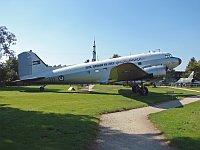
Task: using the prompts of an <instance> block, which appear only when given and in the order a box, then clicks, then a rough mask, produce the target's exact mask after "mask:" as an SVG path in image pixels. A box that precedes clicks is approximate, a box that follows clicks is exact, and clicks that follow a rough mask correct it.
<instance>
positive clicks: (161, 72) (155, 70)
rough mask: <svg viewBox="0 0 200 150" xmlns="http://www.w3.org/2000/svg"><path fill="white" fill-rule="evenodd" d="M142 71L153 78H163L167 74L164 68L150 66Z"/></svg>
mask: <svg viewBox="0 0 200 150" xmlns="http://www.w3.org/2000/svg"><path fill="white" fill-rule="evenodd" d="M144 70H145V71H146V72H147V73H148V74H149V75H151V77H153V78H157V77H163V76H166V74H167V69H166V67H165V66H152V67H147V68H144Z"/></svg>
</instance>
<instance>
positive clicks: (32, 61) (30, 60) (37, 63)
mask: <svg viewBox="0 0 200 150" xmlns="http://www.w3.org/2000/svg"><path fill="white" fill-rule="evenodd" d="M18 63H19V64H18V70H19V78H20V79H23V78H24V77H27V76H28V77H31V75H34V74H38V73H41V72H45V71H49V70H53V67H48V66H47V65H46V64H45V63H44V62H43V61H42V60H41V59H40V58H39V57H38V56H37V55H36V54H35V53H33V52H32V51H31V50H30V51H29V52H23V53H21V54H19V55H18Z"/></svg>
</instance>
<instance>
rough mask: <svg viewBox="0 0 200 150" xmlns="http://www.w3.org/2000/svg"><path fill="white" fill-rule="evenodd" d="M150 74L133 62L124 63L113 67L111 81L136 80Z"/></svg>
mask: <svg viewBox="0 0 200 150" xmlns="http://www.w3.org/2000/svg"><path fill="white" fill-rule="evenodd" d="M148 76H149V74H148V73H147V72H145V71H144V70H143V69H141V68H140V67H138V66H137V65H135V64H133V63H124V64H121V65H118V66H116V67H114V68H112V69H111V71H110V76H109V82H117V81H134V80H140V79H143V78H145V77H148Z"/></svg>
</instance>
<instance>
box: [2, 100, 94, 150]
mask: <svg viewBox="0 0 200 150" xmlns="http://www.w3.org/2000/svg"><path fill="white" fill-rule="evenodd" d="M97 122H98V118H95V117H91V116H88V115H74V114H54V113H48V114H46V113H43V112H36V111H23V110H20V109H16V108H10V107H8V106H7V105H6V104H1V105H0V148H1V149H3V150H27V149H29V150H36V149H37V150H54V149H56V150H64V149H67V150H77V149H83V150H87V149H88V148H89V146H90V142H91V141H92V140H93V139H94V138H95V136H96V133H97V132H96V131H97V127H98V123H97Z"/></svg>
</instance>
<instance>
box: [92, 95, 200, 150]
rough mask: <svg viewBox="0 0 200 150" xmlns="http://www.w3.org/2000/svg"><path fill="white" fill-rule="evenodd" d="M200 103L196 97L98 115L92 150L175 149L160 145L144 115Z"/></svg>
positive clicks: (156, 132)
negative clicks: (97, 127)
mask: <svg viewBox="0 0 200 150" xmlns="http://www.w3.org/2000/svg"><path fill="white" fill-rule="evenodd" d="M198 100H200V96H194V97H190V98H184V99H183V100H181V101H180V100H175V101H169V102H165V103H161V104H157V105H155V106H153V107H152V106H148V107H143V108H138V109H132V110H129V111H124V112H117V113H111V114H105V115H102V116H101V118H100V132H99V135H98V136H97V139H96V143H95V145H94V148H93V149H95V150H176V148H174V147H170V146H169V144H168V143H166V142H164V136H163V134H162V132H161V131H159V130H158V129H156V128H155V127H154V125H153V123H151V122H150V121H149V120H148V115H149V114H151V113H155V112H160V111H163V110H166V109H169V108H174V107H178V106H181V105H185V104H189V103H192V102H195V101H198Z"/></svg>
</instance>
